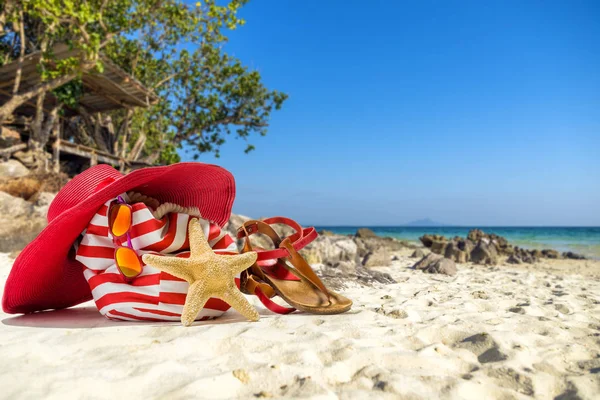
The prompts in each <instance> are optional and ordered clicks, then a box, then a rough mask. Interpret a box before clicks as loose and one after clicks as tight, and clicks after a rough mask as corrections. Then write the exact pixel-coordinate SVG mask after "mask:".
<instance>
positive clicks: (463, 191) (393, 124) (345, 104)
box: [184, 0, 600, 226]
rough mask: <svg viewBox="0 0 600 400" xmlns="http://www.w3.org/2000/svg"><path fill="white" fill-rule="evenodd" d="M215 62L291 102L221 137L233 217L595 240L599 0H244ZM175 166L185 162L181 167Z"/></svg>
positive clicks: (599, 192)
mask: <svg viewBox="0 0 600 400" xmlns="http://www.w3.org/2000/svg"><path fill="white" fill-rule="evenodd" d="M240 14H241V16H242V17H243V18H245V19H246V25H245V26H244V27H242V28H240V29H238V30H236V31H235V32H233V33H232V34H231V36H230V38H231V39H230V42H229V43H228V44H227V46H226V50H227V52H229V53H231V54H233V55H235V56H237V57H238V58H240V59H241V60H242V61H243V62H244V63H245V64H246V65H248V66H249V67H251V68H254V69H258V70H259V71H260V72H261V74H262V76H263V79H264V82H265V84H266V85H267V86H268V87H269V88H272V89H277V90H282V91H284V92H286V93H288V94H289V95H290V98H289V100H288V101H287V102H286V104H285V105H284V108H283V110H281V111H279V112H277V113H275V114H273V116H272V119H271V124H270V129H269V133H268V135H267V136H266V137H254V138H251V140H250V141H251V143H253V144H255V145H256V150H255V151H254V152H252V153H251V154H248V155H245V154H244V153H243V149H244V148H245V143H244V142H243V141H241V140H236V139H234V137H233V136H231V137H230V138H228V141H227V143H226V144H225V145H224V146H223V148H222V154H221V158H220V159H215V158H214V157H213V156H212V155H203V156H202V157H201V158H200V161H203V162H208V163H217V164H219V165H222V166H224V167H225V168H227V169H229V170H230V171H231V172H232V173H233V174H234V176H235V178H236V182H237V190H238V193H237V198H236V202H235V205H234V212H236V213H241V214H246V215H250V216H253V217H263V216H272V215H285V216H289V217H292V218H295V219H297V220H298V221H299V222H301V223H304V224H316V225H399V224H403V223H406V222H408V221H411V220H415V219H420V218H425V217H429V218H431V219H434V220H436V221H439V222H442V223H446V224H460V225H481V226H484V225H521V226H523V225H554V226H555V225H571V226H575V225H594V226H600V40H598V39H599V38H600V2H597V1H588V2H583V1H566V0H565V1H561V2H555V1H533V0H529V1H486V2H482V1H457V2H453V1H410V2H408V1H364V0H363V1H353V0H350V1H349V0H346V1H341V0H340V1H337V0H336V1H334V0H328V1H319V0H306V1H275V0H253V1H251V2H250V3H249V4H248V5H247V6H246V7H244V9H243V10H242V11H241V13H240ZM184 159H185V156H184Z"/></svg>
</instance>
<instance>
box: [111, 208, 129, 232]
mask: <svg viewBox="0 0 600 400" xmlns="http://www.w3.org/2000/svg"><path fill="white" fill-rule="evenodd" d="M129 228H131V208H129V207H127V206H126V205H124V204H116V205H114V206H112V207H111V209H110V233H112V234H113V236H115V237H121V236H123V235H124V234H126V233H127V231H128V230H129Z"/></svg>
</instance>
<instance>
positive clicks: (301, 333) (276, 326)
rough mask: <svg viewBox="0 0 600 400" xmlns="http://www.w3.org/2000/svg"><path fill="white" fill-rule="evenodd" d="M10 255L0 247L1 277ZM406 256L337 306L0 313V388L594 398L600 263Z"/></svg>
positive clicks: (55, 392)
mask: <svg viewBox="0 0 600 400" xmlns="http://www.w3.org/2000/svg"><path fill="white" fill-rule="evenodd" d="M11 263H12V260H11V259H9V257H8V256H7V255H4V254H0V282H1V283H0V284H1V285H2V286H3V285H4V281H5V280H6V277H7V275H8V272H9V269H10V265H11ZM413 263H414V260H410V259H408V258H406V257H401V258H400V260H399V261H396V262H394V266H393V268H386V269H384V270H385V271H386V272H390V273H391V274H392V275H393V276H394V278H396V279H397V280H398V282H399V283H398V284H395V285H388V286H379V287H377V288H358V287H356V286H354V287H351V288H348V289H347V290H345V291H343V293H344V294H345V295H347V296H348V297H350V298H352V299H353V300H354V301H355V307H354V308H353V310H352V311H351V312H349V313H346V314H343V315H334V316H315V315H306V314H292V315H287V316H277V315H273V314H270V313H269V312H268V311H261V314H262V319H261V320H260V322H257V323H248V322H243V321H242V319H241V317H240V316H239V315H238V314H236V313H235V312H234V311H231V312H228V313H226V314H225V316H224V317H222V318H220V319H218V320H215V321H211V322H205V323H198V324H196V325H194V326H193V327H191V328H184V327H182V326H180V325H178V324H169V323H127V322H111V321H108V320H106V319H104V318H103V317H102V316H100V314H99V313H98V312H97V311H96V309H95V307H94V305H93V304H92V303H88V304H85V305H82V306H79V307H76V308H74V309H71V310H63V311H55V312H48V313H41V314H35V315H29V316H11V315H6V314H3V313H2V314H0V320H1V322H2V323H1V324H0V371H2V372H1V374H0V388H1V389H0V397H1V398H7V399H17V398H32V399H39V398H56V399H67V398H77V399H79V398H126V399H138V398H145V399H150V398H169V399H173V398H175V399H176V398H236V397H241V398H252V397H253V396H257V397H261V396H262V397H275V398H277V397H312V398H338V397H339V398H357V399H364V398H370V397H377V398H410V399H417V398H424V399H428V398H452V399H454V398H456V399H458V398H466V399H483V398H489V399H513V398H516V399H521V398H522V399H526V398H531V397H533V398H540V399H548V398H554V397H556V396H561V395H563V396H564V397H559V398H562V399H567V398H572V399H575V398H584V399H592V398H599V397H600V304H599V303H600V280H599V278H598V274H597V273H595V271H599V272H600V269H598V264H597V263H592V264H591V265H590V264H588V265H587V270H586V271H587V272H589V273H586V275H575V274H571V273H569V269H570V268H568V265H571V264H569V262H561V261H559V262H557V263H555V266H557V267H556V268H554V270H556V271H555V272H553V273H549V272H544V270H542V269H541V267H540V266H538V267H537V268H536V269H533V268H530V269H529V270H528V269H524V268H515V267H508V266H501V267H496V268H488V267H481V266H462V265H460V266H459V273H458V275H457V276H456V277H452V278H451V277H446V276H440V275H427V274H424V273H421V272H417V271H413V270H410V269H408V268H407V267H408V266H410V265H412V264H413ZM561 263H562V264H561ZM565 265H566V266H567V267H565ZM578 265H580V266H581V265H582V264H581V263H579V264H578ZM594 268H595V271H594ZM579 269H581V268H579ZM578 271H579V270H578ZM590 271H591V272H590ZM511 310H512V311H511ZM470 337H471V339H469V340H467V341H464V340H465V339H467V338H470ZM576 396H578V397H576Z"/></svg>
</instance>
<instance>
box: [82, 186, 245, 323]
mask: <svg viewBox="0 0 600 400" xmlns="http://www.w3.org/2000/svg"><path fill="white" fill-rule="evenodd" d="M122 197H123V198H125V199H127V197H126V196H125V195H122ZM115 200H116V199H112V200H110V201H107V202H106V203H105V204H104V206H102V208H100V210H98V212H97V213H96V214H95V215H94V217H93V218H92V220H91V221H90V223H89V225H88V227H87V229H86V230H85V232H84V235H83V239H82V240H81V242H80V244H79V247H78V248H77V254H76V259H77V260H78V261H80V262H81V263H82V264H83V265H84V266H85V268H84V271H83V273H84V276H85V279H86V280H87V281H88V283H89V285H90V289H91V290H92V296H93V298H94V301H95V302H96V306H97V307H98V310H99V311H100V313H101V314H102V315H104V316H106V317H108V318H110V319H116V320H126V321H179V320H180V318H181V312H182V311H183V304H184V303H185V297H186V294H187V291H188V283H187V282H185V281H183V280H181V279H179V278H176V277H174V276H172V275H169V274H168V273H166V272H162V271H160V270H158V269H157V268H154V267H152V266H151V265H145V266H144V268H143V270H142V273H141V275H139V276H138V277H137V278H135V279H134V280H133V281H132V282H129V283H127V282H126V281H125V280H124V279H123V277H122V275H121V274H120V273H119V271H118V269H117V266H116V264H115V260H114V253H115V247H116V246H115V244H114V242H113V238H112V236H111V235H110V233H109V229H108V217H107V214H108V207H109V206H110V204H111V203H112V202H113V201H115ZM131 206H132V208H133V225H132V227H131V230H130V236H131V242H132V244H133V248H134V249H135V250H136V252H137V254H138V255H139V256H140V257H141V256H142V255H143V254H146V253H154V254H155V253H161V254H168V255H170V256H177V257H189V241H188V232H187V230H188V223H189V221H190V219H191V218H195V217H193V216H190V215H188V214H183V213H175V212H172V213H168V214H166V215H165V216H164V217H162V218H161V219H160V220H159V219H156V218H154V216H153V215H152V210H151V209H150V208H148V206H146V205H145V204H144V203H134V204H132V205H131ZM199 220H200V223H201V225H202V227H203V229H204V234H205V235H206V237H207V238H208V242H209V244H210V246H211V247H212V248H213V250H214V251H215V253H223V254H234V253H237V247H236V245H235V242H234V241H233V239H232V238H231V236H229V235H228V234H227V233H225V232H222V231H221V228H220V227H219V226H218V225H216V224H214V223H209V222H208V221H206V220H204V219H201V218H200V219H199ZM119 243H121V244H122V245H124V246H127V239H126V238H123V240H121V241H120V242H119ZM238 278H239V277H238ZM236 283H237V284H238V286H239V279H236ZM227 309H229V305H228V304H227V303H225V302H223V301H221V300H219V299H210V300H209V301H208V302H207V303H206V305H205V306H204V309H203V310H202V311H201V312H200V313H199V314H198V316H197V317H196V319H198V320H201V319H208V318H214V317H218V316H220V315H222V314H223V313H224V312H225V311H227Z"/></svg>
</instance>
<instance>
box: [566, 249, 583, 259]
mask: <svg viewBox="0 0 600 400" xmlns="http://www.w3.org/2000/svg"><path fill="white" fill-rule="evenodd" d="M562 256H563V258H568V259H570V260H585V259H586V258H585V256H583V255H581V254H577V253H573V252H571V251H566V252H564V253H562Z"/></svg>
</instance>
